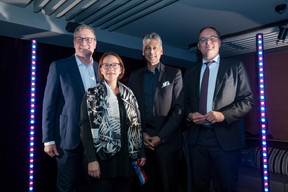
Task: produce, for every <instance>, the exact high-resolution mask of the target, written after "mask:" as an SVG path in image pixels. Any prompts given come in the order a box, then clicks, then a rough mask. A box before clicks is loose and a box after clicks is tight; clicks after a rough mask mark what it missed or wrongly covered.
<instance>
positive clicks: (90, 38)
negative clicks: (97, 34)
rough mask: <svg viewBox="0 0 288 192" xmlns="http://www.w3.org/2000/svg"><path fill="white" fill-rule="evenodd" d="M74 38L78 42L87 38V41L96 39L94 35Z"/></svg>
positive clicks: (90, 41)
mask: <svg viewBox="0 0 288 192" xmlns="http://www.w3.org/2000/svg"><path fill="white" fill-rule="evenodd" d="M74 39H75V41H76V42H77V43H82V41H83V40H85V42H86V43H92V41H93V40H95V38H94V37H75V38H74Z"/></svg>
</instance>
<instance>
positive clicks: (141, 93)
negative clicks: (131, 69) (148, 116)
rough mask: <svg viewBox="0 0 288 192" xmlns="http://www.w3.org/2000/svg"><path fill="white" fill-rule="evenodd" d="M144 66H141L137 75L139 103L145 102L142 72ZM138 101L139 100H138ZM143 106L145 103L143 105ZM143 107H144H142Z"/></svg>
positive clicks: (143, 71)
mask: <svg viewBox="0 0 288 192" xmlns="http://www.w3.org/2000/svg"><path fill="white" fill-rule="evenodd" d="M145 70H146V68H145V67H143V69H142V70H141V71H139V73H138V75H139V81H138V87H139V89H138V90H139V92H140V95H141V97H140V98H141V103H145V99H144V85H143V84H144V73H145ZM138 103H140V102H138ZM144 106H145V105H144ZM144 109H145V107H144Z"/></svg>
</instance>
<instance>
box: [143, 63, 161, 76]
mask: <svg viewBox="0 0 288 192" xmlns="http://www.w3.org/2000/svg"><path fill="white" fill-rule="evenodd" d="M156 69H157V71H158V72H159V71H160V62H159V63H158V64H157V67H156V68H155V70H154V71H153V72H152V71H150V70H149V69H148V66H147V65H146V70H145V72H146V73H147V72H151V73H153V74H155V71H156Z"/></svg>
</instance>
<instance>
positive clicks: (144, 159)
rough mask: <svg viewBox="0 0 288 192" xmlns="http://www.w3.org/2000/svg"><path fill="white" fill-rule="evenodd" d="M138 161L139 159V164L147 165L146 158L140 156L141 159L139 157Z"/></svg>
mask: <svg viewBox="0 0 288 192" xmlns="http://www.w3.org/2000/svg"><path fill="white" fill-rule="evenodd" d="M138 161H139V166H140V167H143V166H144V165H145V162H146V158H140V159H138Z"/></svg>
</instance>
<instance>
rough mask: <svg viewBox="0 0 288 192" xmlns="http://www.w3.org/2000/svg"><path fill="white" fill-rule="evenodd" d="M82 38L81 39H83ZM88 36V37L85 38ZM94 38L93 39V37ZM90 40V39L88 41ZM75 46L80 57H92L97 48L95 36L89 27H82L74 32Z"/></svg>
mask: <svg viewBox="0 0 288 192" xmlns="http://www.w3.org/2000/svg"><path fill="white" fill-rule="evenodd" d="M81 38H82V40H79V39H81ZM85 38H86V39H85ZM91 38H92V39H91ZM88 40H90V41H88ZM73 43H74V48H75V53H76V55H77V56H78V57H90V56H92V54H93V53H94V50H95V49H96V40H95V36H94V34H93V33H92V31H90V30H89V29H82V30H80V31H77V32H76V33H75V34H74V40H73Z"/></svg>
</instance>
